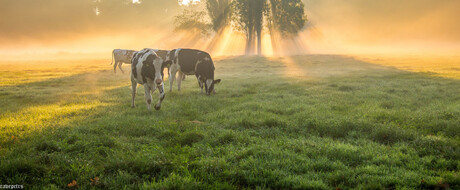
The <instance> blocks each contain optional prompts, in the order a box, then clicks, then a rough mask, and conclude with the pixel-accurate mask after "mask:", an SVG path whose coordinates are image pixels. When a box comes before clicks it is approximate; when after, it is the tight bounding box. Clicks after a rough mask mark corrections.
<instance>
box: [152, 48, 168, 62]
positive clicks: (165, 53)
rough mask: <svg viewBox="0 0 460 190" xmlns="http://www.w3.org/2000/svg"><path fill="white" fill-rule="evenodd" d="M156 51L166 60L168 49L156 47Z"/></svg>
mask: <svg viewBox="0 0 460 190" xmlns="http://www.w3.org/2000/svg"><path fill="white" fill-rule="evenodd" d="M154 51H155V53H157V55H158V56H159V57H161V59H163V60H166V55H168V51H167V50H157V49H156V50H154Z"/></svg>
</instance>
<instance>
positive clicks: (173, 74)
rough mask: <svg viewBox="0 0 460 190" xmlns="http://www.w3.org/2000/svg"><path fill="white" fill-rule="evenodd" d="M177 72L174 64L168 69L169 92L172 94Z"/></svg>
mask: <svg viewBox="0 0 460 190" xmlns="http://www.w3.org/2000/svg"><path fill="white" fill-rule="evenodd" d="M178 70H179V68H178V67H177V66H175V65H174V64H173V65H171V67H170V68H169V73H170V74H169V92H172V86H173V84H174V79H176V73H177V71H178Z"/></svg>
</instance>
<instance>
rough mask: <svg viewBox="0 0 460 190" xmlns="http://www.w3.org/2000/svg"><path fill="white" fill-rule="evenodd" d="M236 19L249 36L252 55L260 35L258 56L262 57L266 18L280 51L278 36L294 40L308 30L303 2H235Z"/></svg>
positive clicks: (256, 0) (240, 0) (292, 0)
mask: <svg viewBox="0 0 460 190" xmlns="http://www.w3.org/2000/svg"><path fill="white" fill-rule="evenodd" d="M233 4H234V6H233V7H234V9H235V10H234V11H235V16H234V20H235V22H236V23H237V26H238V27H237V28H239V29H240V30H242V31H244V32H245V34H246V40H247V43H246V54H252V52H253V47H254V44H255V42H254V37H255V35H257V54H258V55H261V54H262V30H263V28H264V16H265V18H266V19H265V20H266V22H267V24H266V25H267V27H268V29H269V31H270V36H271V37H272V42H273V43H274V46H275V47H274V48H275V50H276V39H275V36H276V35H277V33H278V32H279V33H280V34H281V35H283V37H292V36H295V35H297V33H298V32H299V31H300V30H301V29H302V28H303V27H304V25H305V22H306V16H305V13H304V4H303V3H302V1H301V0H269V1H267V0H234V1H233Z"/></svg>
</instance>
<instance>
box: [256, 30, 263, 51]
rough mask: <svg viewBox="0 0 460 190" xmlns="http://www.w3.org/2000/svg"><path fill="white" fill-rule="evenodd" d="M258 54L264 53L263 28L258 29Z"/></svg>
mask: <svg viewBox="0 0 460 190" xmlns="http://www.w3.org/2000/svg"><path fill="white" fill-rule="evenodd" d="M257 55H258V56H261V55H262V30H260V29H258V30H257Z"/></svg>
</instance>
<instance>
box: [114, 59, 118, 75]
mask: <svg viewBox="0 0 460 190" xmlns="http://www.w3.org/2000/svg"><path fill="white" fill-rule="evenodd" d="M117 65H118V60H115V63H114V64H113V73H117Z"/></svg>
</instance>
